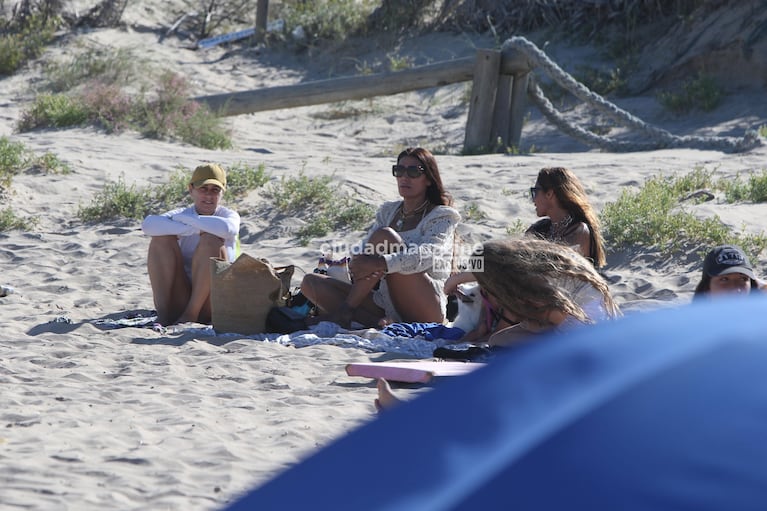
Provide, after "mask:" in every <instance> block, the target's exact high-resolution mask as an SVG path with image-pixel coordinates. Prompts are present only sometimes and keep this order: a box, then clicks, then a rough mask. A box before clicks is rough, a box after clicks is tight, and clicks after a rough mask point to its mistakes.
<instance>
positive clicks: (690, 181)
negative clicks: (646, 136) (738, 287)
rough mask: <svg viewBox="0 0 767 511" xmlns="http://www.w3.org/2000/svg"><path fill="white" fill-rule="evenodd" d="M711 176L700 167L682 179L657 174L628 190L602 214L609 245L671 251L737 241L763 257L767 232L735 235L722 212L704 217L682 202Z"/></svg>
mask: <svg viewBox="0 0 767 511" xmlns="http://www.w3.org/2000/svg"><path fill="white" fill-rule="evenodd" d="M706 175H707V173H706V172H705V171H703V170H697V171H695V172H693V175H692V176H691V175H687V176H683V177H681V178H668V177H662V176H657V177H653V178H651V179H649V180H647V181H646V182H645V184H644V185H643V186H642V188H640V189H639V190H637V191H631V190H624V191H623V192H622V193H621V196H620V197H619V198H618V200H616V201H615V202H611V203H607V204H606V205H605V206H604V208H603V209H602V212H601V214H600V219H601V222H602V224H603V227H604V232H605V239H606V240H608V242H609V245H610V246H611V247H612V248H613V249H619V248H621V247H632V246H645V247H654V248H657V249H659V250H660V251H661V253H663V254H666V255H671V254H673V253H674V252H675V251H677V250H679V249H681V248H684V247H689V246H693V247H695V246H698V247H710V246H712V245H720V244H724V243H734V244H737V245H740V246H742V247H743V249H744V250H746V251H748V252H750V253H752V254H753V255H754V256H756V255H758V254H759V253H760V252H761V251H762V250H763V249H764V248H765V247H767V237H766V236H765V235H764V234H757V235H747V234H744V233H740V234H738V233H734V232H732V231H731V229H730V228H728V227H727V226H726V225H725V224H724V223H722V221H721V220H720V219H719V217H718V216H714V217H713V218H703V219H702V218H699V217H697V216H695V215H694V214H692V213H691V212H689V211H687V210H686V209H685V208H684V206H683V205H682V204H680V202H679V200H680V198H682V196H683V195H684V193H686V192H688V191H690V190H691V189H692V188H697V186H698V184H700V183H701V181H700V180H701V179H702V180H703V181H702V182H704V183H707V182H708V179H707V178H706ZM691 187H692V188H691ZM701 250H704V249H703V248H702V249H701Z"/></svg>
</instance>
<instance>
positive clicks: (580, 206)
mask: <svg viewBox="0 0 767 511" xmlns="http://www.w3.org/2000/svg"><path fill="white" fill-rule="evenodd" d="M538 186H540V187H541V188H543V189H544V190H554V195H556V196H557V200H558V201H559V204H560V205H561V206H562V208H564V209H565V210H567V212H568V213H570V215H571V216H572V217H573V220H574V221H576V222H583V223H585V224H586V225H588V226H589V231H590V236H591V254H589V255H590V256H591V258H592V259H594V266H596V267H597V268H601V267H602V266H604V265H605V262H606V261H605V242H604V240H603V239H602V233H601V230H600V225H599V219H598V218H597V215H596V213H595V212H594V208H592V207H591V204H590V203H589V199H588V198H587V197H586V191H585V190H584V189H583V185H581V182H580V181H579V180H578V178H577V177H576V175H575V174H573V173H572V171H571V170H569V169H566V168H564V167H547V168H543V169H541V170H540V172H538Z"/></svg>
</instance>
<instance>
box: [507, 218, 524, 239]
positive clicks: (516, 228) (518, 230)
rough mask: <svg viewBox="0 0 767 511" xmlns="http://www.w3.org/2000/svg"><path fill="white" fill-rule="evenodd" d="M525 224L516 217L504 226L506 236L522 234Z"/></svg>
mask: <svg viewBox="0 0 767 511" xmlns="http://www.w3.org/2000/svg"><path fill="white" fill-rule="evenodd" d="M527 227H528V226H527V225H526V224H525V223H524V222H523V221H522V220H520V219H519V218H517V219H516V220H514V221H513V222H512V223H510V224H509V225H507V226H506V236H519V235H521V234H524V233H525V231H526V230H527Z"/></svg>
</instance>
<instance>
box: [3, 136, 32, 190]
mask: <svg viewBox="0 0 767 511" xmlns="http://www.w3.org/2000/svg"><path fill="white" fill-rule="evenodd" d="M29 162H30V156H29V151H28V150H27V148H26V147H25V146H24V144H22V143H21V142H12V141H11V140H10V139H9V138H8V137H0V183H5V185H6V186H7V185H8V184H10V182H11V178H12V176H13V175H14V174H17V173H19V172H20V171H21V170H23V169H24V168H25V167H26V166H27V165H29Z"/></svg>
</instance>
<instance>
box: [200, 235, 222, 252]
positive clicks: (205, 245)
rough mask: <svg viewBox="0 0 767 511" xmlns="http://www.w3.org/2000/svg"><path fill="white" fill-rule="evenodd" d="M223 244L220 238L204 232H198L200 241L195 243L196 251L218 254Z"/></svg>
mask: <svg viewBox="0 0 767 511" xmlns="http://www.w3.org/2000/svg"><path fill="white" fill-rule="evenodd" d="M223 246H224V240H223V239H222V238H219V237H218V236H214V235H213V234H209V233H206V232H204V233H201V234H200V242H199V243H198V244H197V249H196V252H203V253H205V254H211V255H218V254H219V253H220V252H221V248H222V247H223Z"/></svg>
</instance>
